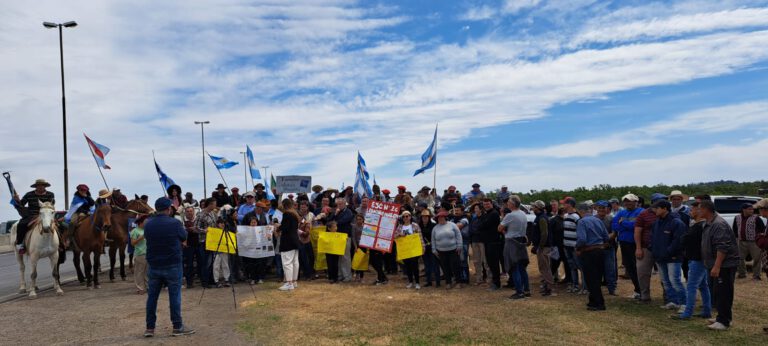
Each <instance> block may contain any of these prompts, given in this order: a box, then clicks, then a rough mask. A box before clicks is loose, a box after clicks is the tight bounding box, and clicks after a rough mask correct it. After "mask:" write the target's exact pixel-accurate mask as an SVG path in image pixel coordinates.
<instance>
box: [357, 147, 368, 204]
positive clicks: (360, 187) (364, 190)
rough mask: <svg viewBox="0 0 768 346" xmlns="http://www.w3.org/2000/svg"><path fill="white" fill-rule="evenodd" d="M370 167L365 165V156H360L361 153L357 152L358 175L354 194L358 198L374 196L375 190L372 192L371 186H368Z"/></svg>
mask: <svg viewBox="0 0 768 346" xmlns="http://www.w3.org/2000/svg"><path fill="white" fill-rule="evenodd" d="M369 177H370V176H369V175H368V167H366V165H365V160H364V159H363V156H362V155H360V152H359V151H358V152H357V174H356V175H355V186H354V192H355V194H357V195H358V196H361V197H362V196H368V197H371V196H373V190H371V185H369V184H368V179H369Z"/></svg>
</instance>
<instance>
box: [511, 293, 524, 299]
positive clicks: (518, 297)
mask: <svg viewBox="0 0 768 346" xmlns="http://www.w3.org/2000/svg"><path fill="white" fill-rule="evenodd" d="M507 299H510V300H519V299H525V294H524V293H517V294H513V295H511V296H509V298H507Z"/></svg>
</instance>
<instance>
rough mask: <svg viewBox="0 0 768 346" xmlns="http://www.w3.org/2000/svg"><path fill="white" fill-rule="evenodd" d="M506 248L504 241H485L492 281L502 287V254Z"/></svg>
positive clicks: (486, 259)
mask: <svg viewBox="0 0 768 346" xmlns="http://www.w3.org/2000/svg"><path fill="white" fill-rule="evenodd" d="M503 250H504V244H502V243H485V262H487V263H488V268H489V269H490V271H491V282H492V283H493V284H494V285H496V287H501V257H502V256H501V254H502V251H503Z"/></svg>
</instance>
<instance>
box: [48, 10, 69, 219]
mask: <svg viewBox="0 0 768 346" xmlns="http://www.w3.org/2000/svg"><path fill="white" fill-rule="evenodd" d="M43 26H44V27H46V28H48V29H53V28H59V61H60V62H61V122H62V133H63V134H64V136H63V137H64V139H63V140H64V209H66V210H68V209H69V169H68V166H67V99H66V97H65V96H64V95H65V93H64V38H63V32H62V28H74V27H76V26H77V23H76V22H74V21H69V22H66V23H61V24H56V23H51V22H43Z"/></svg>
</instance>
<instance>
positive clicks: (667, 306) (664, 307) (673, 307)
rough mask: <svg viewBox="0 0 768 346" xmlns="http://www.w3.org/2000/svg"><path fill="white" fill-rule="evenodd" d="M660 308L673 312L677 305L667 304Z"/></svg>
mask: <svg viewBox="0 0 768 346" xmlns="http://www.w3.org/2000/svg"><path fill="white" fill-rule="evenodd" d="M661 308H662V309H666V310H674V309H677V304H675V303H672V302H669V303H667V305H662V306H661Z"/></svg>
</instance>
